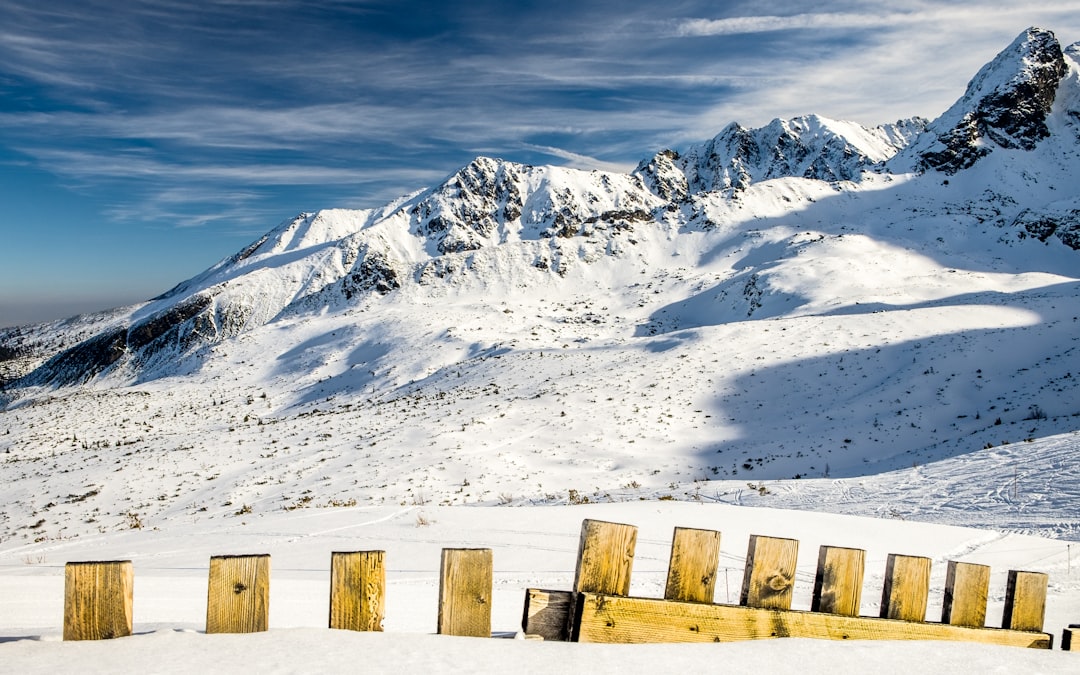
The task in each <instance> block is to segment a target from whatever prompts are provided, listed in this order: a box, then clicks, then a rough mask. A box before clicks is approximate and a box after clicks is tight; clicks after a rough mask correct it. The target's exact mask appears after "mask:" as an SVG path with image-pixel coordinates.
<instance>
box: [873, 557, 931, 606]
mask: <svg viewBox="0 0 1080 675" xmlns="http://www.w3.org/2000/svg"><path fill="white" fill-rule="evenodd" d="M929 596H930V558H923V557H921V556H914V555H898V554H896V553H890V554H889V559H888V563H886V565H885V587H884V588H883V589H882V593H881V617H882V618H884V619H903V620H904V621H925V620H926V604H927V599H928V598H929Z"/></svg>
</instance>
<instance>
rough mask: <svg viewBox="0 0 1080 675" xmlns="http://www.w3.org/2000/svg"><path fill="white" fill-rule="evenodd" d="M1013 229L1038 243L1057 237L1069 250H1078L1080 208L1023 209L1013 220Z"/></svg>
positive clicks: (1079, 243) (1079, 240)
mask: <svg viewBox="0 0 1080 675" xmlns="http://www.w3.org/2000/svg"><path fill="white" fill-rule="evenodd" d="M1012 225H1013V227H1016V228H1020V229H1021V230H1023V231H1024V232H1025V233H1026V234H1027V235H1029V236H1032V237H1035V238H1036V239H1038V240H1039V241H1046V240H1047V239H1049V238H1050V237H1057V238H1058V239H1060V240H1061V242H1062V243H1063V244H1065V245H1066V246H1068V247H1069V248H1071V249H1074V250H1077V249H1080V208H1077V207H1076V206H1075V205H1074V206H1073V207H1072V208H1045V209H1024V210H1023V211H1021V212H1020V214H1019V215H1017V216H1016V219H1015V220H1013V223H1012Z"/></svg>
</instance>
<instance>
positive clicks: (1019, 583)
mask: <svg viewBox="0 0 1080 675" xmlns="http://www.w3.org/2000/svg"><path fill="white" fill-rule="evenodd" d="M1048 581H1049V578H1048V577H1047V576H1046V575H1045V574H1043V573H1041V572H1020V571H1017V570H1009V581H1008V584H1007V586H1006V588H1005V612H1004V616H1003V617H1002V619H1001V627H1002V628H1008V629H1011V630H1032V631H1036V630H1042V627H1043V619H1044V617H1045V615H1046V585H1047V582H1048Z"/></svg>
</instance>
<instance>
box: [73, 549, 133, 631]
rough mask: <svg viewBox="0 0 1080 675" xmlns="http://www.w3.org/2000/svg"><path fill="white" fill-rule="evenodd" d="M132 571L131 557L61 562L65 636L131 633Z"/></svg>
mask: <svg viewBox="0 0 1080 675" xmlns="http://www.w3.org/2000/svg"><path fill="white" fill-rule="evenodd" d="M134 585H135V571H134V568H133V567H132V564H131V561H130V560H114V561H106V562H70V563H68V564H67V565H65V566H64V639H65V640H107V639H110V638H117V637H125V636H128V635H131V626H132V620H133V617H132V595H133V591H134Z"/></svg>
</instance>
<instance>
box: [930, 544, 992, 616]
mask: <svg viewBox="0 0 1080 675" xmlns="http://www.w3.org/2000/svg"><path fill="white" fill-rule="evenodd" d="M989 592H990V568H989V567H988V566H986V565H976V564H973V563H961V562H955V561H952V560H950V561H949V569H948V572H946V574H945V599H944V601H943V602H942V605H941V623H948V624H952V625H954V626H971V627H973V628H982V627H983V626H985V625H986V598H987V596H988V594H989Z"/></svg>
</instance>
